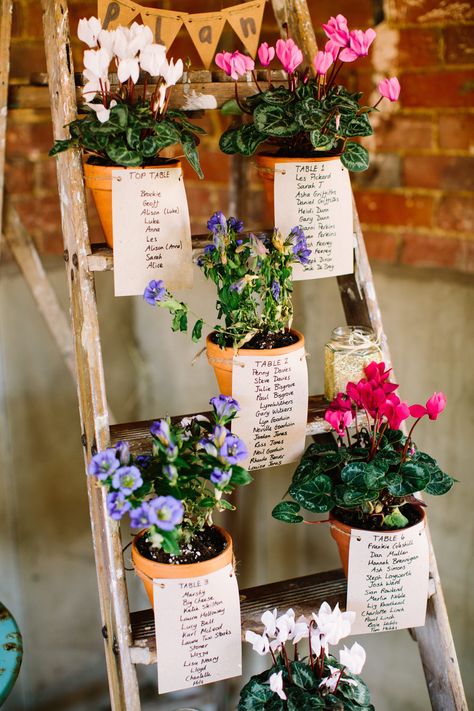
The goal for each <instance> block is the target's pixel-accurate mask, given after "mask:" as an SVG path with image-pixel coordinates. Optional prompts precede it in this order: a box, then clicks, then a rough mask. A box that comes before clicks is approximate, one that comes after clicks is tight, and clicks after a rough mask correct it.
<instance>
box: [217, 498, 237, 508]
mask: <svg viewBox="0 0 474 711" xmlns="http://www.w3.org/2000/svg"><path fill="white" fill-rule="evenodd" d="M218 503H219V508H220V509H225V510H226V511H235V506H233V505H232V504H231V503H230V501H226V500H225V499H219V502H218Z"/></svg>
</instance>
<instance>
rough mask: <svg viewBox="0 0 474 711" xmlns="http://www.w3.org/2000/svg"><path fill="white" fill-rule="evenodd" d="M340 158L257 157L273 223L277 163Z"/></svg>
mask: <svg viewBox="0 0 474 711" xmlns="http://www.w3.org/2000/svg"><path fill="white" fill-rule="evenodd" d="M339 157H340V156H339V155H335V156H316V157H315V158H304V157H303V158H297V157H291V158H282V157H280V156H276V155H266V154H265V153H259V154H258V155H256V156H255V159H256V162H257V173H258V174H259V176H260V177H261V178H262V180H263V189H264V193H265V204H266V210H267V217H268V218H269V219H270V221H271V222H273V215H274V183H275V165H276V163H301V161H305V162H307V163H325V162H326V161H331V160H337V159H338V158H339Z"/></svg>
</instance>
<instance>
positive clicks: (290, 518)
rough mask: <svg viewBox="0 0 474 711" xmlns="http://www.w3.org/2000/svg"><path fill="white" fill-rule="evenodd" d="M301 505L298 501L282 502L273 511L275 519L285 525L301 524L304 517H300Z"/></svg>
mask: <svg viewBox="0 0 474 711" xmlns="http://www.w3.org/2000/svg"><path fill="white" fill-rule="evenodd" d="M299 510H300V505H299V504H297V503H296V501H281V502H280V503H279V504H277V505H276V506H275V508H274V509H273V511H272V516H273V518H276V519H278V520H279V521H284V522H285V523H301V521H303V516H300V515H299V513H298V512H299Z"/></svg>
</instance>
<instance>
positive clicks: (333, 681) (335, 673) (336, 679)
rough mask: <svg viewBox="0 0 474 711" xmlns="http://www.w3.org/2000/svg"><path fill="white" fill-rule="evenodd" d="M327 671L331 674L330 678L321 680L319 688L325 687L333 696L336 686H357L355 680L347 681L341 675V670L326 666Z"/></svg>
mask: <svg viewBox="0 0 474 711" xmlns="http://www.w3.org/2000/svg"><path fill="white" fill-rule="evenodd" d="M328 667H329V671H330V672H331V675H330V676H326V677H325V678H324V679H321V682H320V684H319V686H326V687H327V688H328V689H329V691H330V692H331V694H333V693H334V692H335V691H336V687H337V685H338V684H343V683H344V684H350V685H351V686H357V682H356V680H355V679H348V678H347V677H345V676H343V675H342V670H341V669H338V668H337V667H332V666H331V665H330V664H328Z"/></svg>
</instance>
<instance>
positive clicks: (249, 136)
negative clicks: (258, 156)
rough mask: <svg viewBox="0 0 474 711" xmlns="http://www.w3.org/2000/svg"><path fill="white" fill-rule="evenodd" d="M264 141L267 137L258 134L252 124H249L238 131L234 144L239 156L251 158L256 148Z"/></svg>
mask: <svg viewBox="0 0 474 711" xmlns="http://www.w3.org/2000/svg"><path fill="white" fill-rule="evenodd" d="M266 140H267V136H265V134H263V133H260V131H259V130H258V129H257V128H256V127H255V126H254V124H253V123H249V124H246V125H245V126H242V127H241V128H240V129H239V131H238V132H237V135H236V139H235V142H236V146H237V149H238V151H239V153H240V154H241V155H243V156H251V155H253V154H254V153H255V151H256V150H257V148H258V146H259V145H260V144H261V143H263V142H264V141H266Z"/></svg>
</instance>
